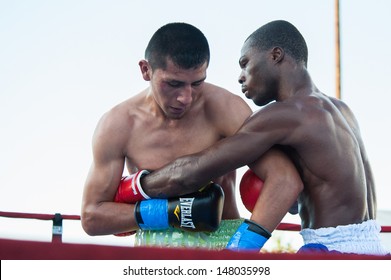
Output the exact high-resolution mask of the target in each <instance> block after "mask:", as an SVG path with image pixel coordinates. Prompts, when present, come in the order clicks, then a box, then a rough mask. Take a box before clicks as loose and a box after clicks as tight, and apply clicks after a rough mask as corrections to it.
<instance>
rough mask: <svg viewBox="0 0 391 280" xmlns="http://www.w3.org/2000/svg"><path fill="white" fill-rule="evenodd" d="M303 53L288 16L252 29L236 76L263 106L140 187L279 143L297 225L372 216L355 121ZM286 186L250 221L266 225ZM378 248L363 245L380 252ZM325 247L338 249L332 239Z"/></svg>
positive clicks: (251, 156) (253, 155)
mask: <svg viewBox="0 0 391 280" xmlns="http://www.w3.org/2000/svg"><path fill="white" fill-rule="evenodd" d="M307 57H308V51H307V46H306V43H305V40H304V38H303V37H302V35H301V34H300V32H299V31H298V30H297V29H296V28H295V27H294V26H293V25H291V24H290V23H288V22H286V21H274V22H271V23H268V24H266V25H264V26H262V27H261V28H259V29H258V30H256V31H255V32H254V33H253V34H251V35H250V36H249V37H248V39H247V40H246V41H245V42H244V45H243V47H242V50H241V56H240V59H239V65H240V68H241V73H240V76H239V83H240V84H241V87H242V92H243V93H244V95H245V96H246V97H247V98H249V99H252V101H253V102H254V103H255V104H256V105H258V106H264V107H262V108H261V109H259V110H258V111H257V112H255V113H254V114H253V115H252V116H251V117H250V118H248V119H247V120H246V121H245V123H244V124H243V126H242V127H241V128H240V129H239V131H238V132H237V133H236V134H235V135H233V136H231V137H228V138H225V139H223V140H221V141H219V142H218V143H216V144H215V145H213V146H211V147H209V148H208V149H206V150H204V151H201V152H199V153H196V154H193V155H189V156H185V157H181V158H179V159H176V160H175V161H173V162H172V163H170V164H168V165H166V166H165V167H163V168H162V169H159V170H157V171H155V172H153V173H152V174H150V175H148V176H145V177H144V178H143V180H142V186H143V188H144V189H145V190H146V191H147V192H148V193H149V194H151V195H156V196H158V195H160V194H162V193H166V192H167V191H169V190H170V189H175V188H178V187H179V186H181V187H182V188H183V191H184V192H186V191H187V192H188V191H191V190H194V189H195V188H196V187H197V186H199V185H200V184H203V183H205V182H206V181H208V180H210V179H211V178H212V177H213V176H216V175H221V174H224V173H226V172H228V171H230V170H234V169H236V168H238V167H240V166H243V165H250V166H251V165H252V164H253V163H254V162H256V161H257V160H258V159H259V158H261V157H262V156H263V155H264V154H265V153H266V152H267V151H268V150H269V149H270V148H272V147H276V146H278V147H280V148H281V149H282V150H283V151H285V152H286V153H287V154H289V156H290V158H291V159H292V161H293V162H294V163H295V166H296V167H297V169H298V171H299V173H300V176H301V179H302V181H303V183H304V189H303V191H302V192H301V193H300V196H299V199H298V200H299V209H300V217H301V225H302V228H303V229H311V230H314V232H315V233H316V232H317V231H316V230H317V229H320V228H336V227H338V226H349V225H357V224H361V223H364V222H366V221H372V220H374V219H375V218H376V194H375V184H374V180H373V176H372V171H371V166H370V163H369V161H368V157H367V154H366V151H365V147H364V144H363V140H362V137H361V135H360V130H359V126H358V123H357V120H356V118H355V117H354V115H353V113H352V111H351V110H350V109H349V107H348V106H347V105H346V104H345V103H344V102H342V101H341V100H337V99H335V98H332V97H329V96H326V95H325V94H323V93H322V92H320V91H319V89H318V88H317V87H316V85H315V84H314V82H313V81H312V79H311V76H310V74H309V72H308V70H307ZM272 101H276V102H272ZM271 102H272V103H271ZM284 188H285V190H284ZM287 189H288V188H287V187H286V186H285V187H284V186H282V187H281V189H275V190H274V191H272V190H267V191H266V188H265V189H264V190H263V191H262V193H261V196H260V198H259V200H258V202H257V205H256V209H254V212H253V216H254V215H256V217H255V218H254V219H253V220H254V221H255V222H257V223H258V224H259V225H261V226H262V227H263V228H264V229H266V230H267V231H269V232H271V231H273V230H274V229H275V228H276V226H277V225H278V224H279V223H280V222H281V219H282V218H283V216H284V214H283V213H284V211H286V209H288V208H289V206H290V203H291V202H292V200H293V198H294V196H295V194H294V193H292V192H290V191H287ZM289 196H292V197H291V199H287V197H289ZM282 197H285V198H284V199H283V198H282ZM276 209H283V210H282V211H278V210H277V211H276ZM364 231H365V230H364ZM377 231H378V227H377V228H376V230H375V233H373V235H376V238H377V234H378V233H377ZM303 238H304V235H303ZM304 241H305V243H307V241H306V239H305V240H304ZM308 242H310V243H311V242H313V241H312V240H310V241H308ZM349 242H350V241H348V242H347V243H349ZM376 242H378V241H376ZM371 245H372V244H371ZM327 246H328V244H327ZM352 246H353V249H351V248H350V249H347V250H346V251H347V252H353V253H355V252H356V251H355V247H354V246H357V245H352ZM374 246H375V247H376V246H377V244H375V245H374ZM239 247H240V246H239ZM379 248H380V249H378V250H377V249H373V251H371V249H363V250H364V251H363V252H364V253H368V254H371V253H374V254H377V253H379V254H383V251H382V249H381V246H380V245H379ZM328 249H334V250H337V251H344V249H343V248H339V247H333V244H331V245H330V248H328ZM365 250H366V251H365ZM357 252H359V253H360V252H362V251H360V250H357Z"/></svg>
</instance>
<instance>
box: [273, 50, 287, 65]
mask: <svg viewBox="0 0 391 280" xmlns="http://www.w3.org/2000/svg"><path fill="white" fill-rule="evenodd" d="M271 54H272V59H273V61H274V62H275V63H280V62H281V61H282V60H283V59H284V57H285V52H284V50H283V49H282V48H280V47H274V48H273V49H272V51H271Z"/></svg>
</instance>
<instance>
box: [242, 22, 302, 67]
mask: <svg viewBox="0 0 391 280" xmlns="http://www.w3.org/2000/svg"><path fill="white" fill-rule="evenodd" d="M246 41H249V42H250V44H251V46H252V47H257V48H258V49H260V50H268V49H271V48H273V47H280V48H282V49H283V50H284V51H285V52H286V53H288V54H289V55H290V56H292V57H293V58H294V59H295V60H296V62H304V65H305V66H306V67H307V61H308V48H307V44H306V42H305V40H304V37H303V36H302V35H301V33H300V32H299V30H298V29H297V28H296V27H295V26H294V25H292V24H291V23H289V22H287V21H284V20H276V21H272V22H269V23H267V24H265V25H263V26H261V27H260V28H258V29H257V30H255V31H254V32H253V33H252V34H251V35H250V36H249V37H248V38H247V39H246Z"/></svg>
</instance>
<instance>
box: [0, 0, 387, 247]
mask: <svg viewBox="0 0 391 280" xmlns="http://www.w3.org/2000/svg"><path fill="white" fill-rule="evenodd" d="M340 2H341V9H340V14H341V57H342V99H343V100H344V101H345V102H346V103H348V105H350V107H351V109H352V110H353V111H354V112H355V114H356V117H357V119H358V121H359V123H360V125H361V130H362V135H363V138H364V142H365V144H366V148H367V152H368V155H369V158H370V160H371V163H372V168H373V171H374V176H375V180H376V183H377V192H378V209H379V210H380V211H389V210H391V203H390V196H391V195H390V194H391V191H390V187H391V186H390V183H389V178H388V176H389V174H390V170H391V157H390V156H391V152H390V149H389V146H388V140H389V139H390V138H391V137H390V136H391V132H390V129H389V127H390V124H389V123H390V120H391V112H390V109H389V105H390V102H391V97H390V90H389V85H388V82H389V79H390V70H389V67H390V65H391V55H390V52H389V51H390V49H391V36H390V35H391V34H390V31H389V26H391V18H390V11H391V1H387V0H376V1H364V0H350V1H344V0H341V1H340ZM276 19H284V20H288V21H290V22H291V23H293V24H294V25H295V26H296V27H297V28H298V29H299V30H300V31H301V32H302V34H303V36H304V37H305V39H306V41H307V44H308V48H309V63H308V68H309V71H310V73H311V75H312V78H313V80H314V82H315V84H316V85H317V86H318V88H319V89H320V90H321V91H323V92H324V93H326V94H328V95H331V96H335V38H334V36H335V29H334V20H335V17H334V0H328V1H326V0H323V1H311V0H295V1H290V0H281V1H278V2H275V1H274V2H273V1H260V0H248V1H229V0H228V1H205V0H199V1H183V0H182V1H169V0H166V1H125V0H114V1H92V0H84V1H76V0H68V1H65V0H64V1H44V0H35V1H27V0H24V1H23V0H19V1H5V0H0V40H1V43H0V129H1V137H0V144H1V145H0V211H13V212H29V213H48V214H53V213H56V212H59V213H62V214H76V215H79V214H80V205H81V196H82V190H83V184H84V181H85V178H86V175H87V172H88V169H89V166H90V163H91V160H92V155H91V137H92V134H93V131H94V129H95V126H96V124H97V122H98V120H99V118H100V117H101V115H102V114H103V113H104V112H106V111H107V110H109V109H110V108H111V107H112V106H114V105H116V104H117V103H119V102H121V101H123V100H125V99H127V98H129V97H130V96H132V95H134V94H136V93H138V92H140V91H141V90H142V89H144V88H145V87H147V86H148V83H146V82H145V81H144V80H143V79H142V77H141V74H140V72H139V68H138V61H139V60H140V59H142V58H143V54H144V49H145V47H146V45H147V43H148V41H149V39H150V37H151V36H152V34H153V33H154V32H155V31H156V30H157V29H158V28H159V27H161V26H162V25H164V24H166V23H169V22H176V21H181V22H187V23H190V24H193V25H195V26H196V27H198V28H199V29H201V30H202V31H203V32H204V34H205V35H206V37H207V38H208V40H209V44H210V48H211V63H210V67H209V70H208V78H207V81H209V82H211V83H215V84H218V85H220V86H222V87H225V88H227V89H229V90H231V91H232V92H234V93H236V94H238V95H241V96H242V94H241V91H240V87H239V84H238V82H237V77H238V75H239V70H240V69H239V66H238V59H239V54H240V48H241V46H242V43H243V41H244V40H245V39H246V38H247V36H248V35H249V34H250V33H252V32H253V31H254V30H255V29H257V28H258V27H260V26H261V25H263V24H265V23H267V22H269V21H272V20H276ZM249 104H250V103H249ZM250 105H251V106H252V108H253V109H254V110H255V109H256V107H255V106H254V105H253V104H250ZM383 145H384V147H383ZM241 172H243V169H242V170H241ZM239 204H241V202H239ZM241 212H242V215H243V216H244V217H248V215H249V213H248V212H247V211H245V210H244V209H243V208H242V210H241ZM287 219H288V220H289V221H290V220H291V219H293V220H294V221H296V220H297V218H295V217H294V218H292V217H290V216H289V217H287ZM389 223H390V224H391V221H390V222H389ZM388 225H389V224H388ZM64 226H65V227H64V240H65V241H70V242H98V243H100V242H104V243H110V244H111V243H113V244H129V239H128V238H125V239H121V238H115V237H112V236H106V237H95V238H92V237H88V236H86V234H85V233H84V232H83V231H82V230H81V228H80V223H79V222H69V221H65V222H64ZM50 236H51V223H50V222H37V221H25V220H16V219H8V218H0V238H22V239H40V240H41V239H42V240H50ZM296 237H297V234H295V237H294V238H296Z"/></svg>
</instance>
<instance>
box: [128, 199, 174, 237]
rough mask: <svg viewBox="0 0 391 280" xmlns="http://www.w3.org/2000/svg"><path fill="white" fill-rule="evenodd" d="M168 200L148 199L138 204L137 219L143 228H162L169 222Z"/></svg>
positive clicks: (166, 226) (165, 227) (167, 225)
mask: <svg viewBox="0 0 391 280" xmlns="http://www.w3.org/2000/svg"><path fill="white" fill-rule="evenodd" d="M167 208H168V200H167V199H148V200H143V201H141V202H139V205H137V206H136V213H135V215H136V220H137V223H138V225H139V227H140V228H141V229H142V230H162V229H167V228H168V227H169V224H168V213H167Z"/></svg>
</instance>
